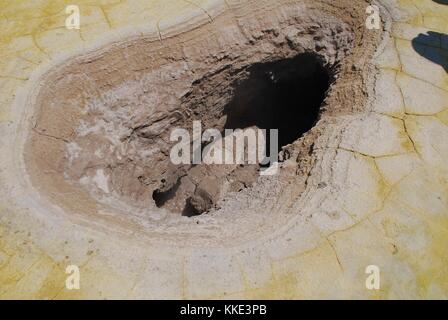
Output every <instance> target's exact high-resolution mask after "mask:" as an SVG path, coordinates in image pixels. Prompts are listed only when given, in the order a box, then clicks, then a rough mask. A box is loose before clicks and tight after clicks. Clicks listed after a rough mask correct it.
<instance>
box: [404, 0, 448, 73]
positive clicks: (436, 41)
mask: <svg viewBox="0 0 448 320" xmlns="http://www.w3.org/2000/svg"><path fill="white" fill-rule="evenodd" d="M438 1H442V0H438ZM445 2H446V3H448V0H446V1H445ZM412 47H413V48H414V50H415V51H416V52H417V53H418V54H420V55H421V56H422V57H424V58H426V59H428V60H430V61H432V62H434V63H437V64H438V65H440V66H441V67H442V68H444V69H445V71H446V72H447V73H448V35H447V34H443V33H440V32H435V31H428V32H427V33H426V34H425V33H420V34H419V35H418V36H417V37H415V38H414V39H412Z"/></svg>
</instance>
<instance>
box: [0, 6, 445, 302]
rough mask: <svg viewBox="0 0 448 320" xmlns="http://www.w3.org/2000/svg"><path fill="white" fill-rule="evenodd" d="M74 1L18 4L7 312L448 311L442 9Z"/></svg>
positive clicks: (9, 32)
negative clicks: (182, 147)
mask: <svg viewBox="0 0 448 320" xmlns="http://www.w3.org/2000/svg"><path fill="white" fill-rule="evenodd" d="M76 2H77V4H78V5H79V7H80V12H81V27H80V29H79V30H77V29H73V30H68V29H66V28H65V25H64V23H65V20H66V18H67V14H66V12H65V8H66V5H67V3H66V1H63V0H51V1H50V0H36V1H3V2H0V27H1V30H2V32H1V33H0V57H1V59H0V136H1V137H2V138H1V139H0V299H2V298H7V299H11V298H25V299H29V298H45V299H81V298H101V299H103V298H121V299H122V298H146V299H148V298H149V299H152V298H159V299H176V298H179V299H298V298H324V299H327V298H330V299H335V298H356V299H359V298H367V299H391V298H406V299H425V298H438V299H446V298H448V270H447V268H446V265H447V263H448V260H447V257H448V253H447V248H446V243H448V167H447V165H446V159H447V158H448V147H447V143H446V141H448V111H447V107H448V106H447V101H448V74H447V70H448V58H447V52H448V51H447V50H448V43H447V39H448V37H447V34H448V24H447V17H448V5H447V4H445V3H444V2H445V1H438V0H437V1H433V0H377V1H367V0H357V1H349V0H320V1H311V0H310V1H308V0H284V1H283V0H275V1H274V0H253V1H251V0H238V1H237V0H188V1H187V0H152V1H147V0H120V1H117V0H101V1H95V0H77V1H76ZM372 4H374V5H377V6H378V9H379V17H380V19H381V23H380V28H379V29H368V28H367V25H366V20H368V18H369V15H370V13H369V12H372V11H371V10H368V6H369V5H372ZM370 9H371V8H370ZM194 121H200V122H201V124H202V131H204V130H206V129H215V132H217V133H219V134H226V133H228V130H231V129H239V130H243V132H250V130H252V129H257V128H258V129H275V128H277V129H279V154H278V156H279V170H278V174H276V175H272V176H266V175H262V172H263V170H265V169H267V166H265V165H256V164H247V163H243V164H238V165H235V164H233V165H215V164H206V163H202V164H195V165H179V166H176V165H173V164H172V163H171V161H170V150H172V147H173V146H174V145H175V144H176V142H175V141H170V140H171V139H170V133H171V132H172V130H173V129H175V128H181V129H185V130H187V131H188V132H189V133H192V132H191V131H192V128H193V122H194ZM232 139H233V135H231V134H230V133H228V134H227V135H226V136H225V137H224V138H223V141H224V142H225V143H224V145H223V146H222V145H221V146H220V144H219V143H220V141H221V140H214V139H213V141H211V140H206V141H202V143H201V144H200V147H199V149H201V150H199V151H204V153H205V156H206V158H207V157H209V156H210V157H211V156H212V155H211V154H208V150H211V149H212V148H213V147H216V146H218V147H217V148H216V150H220V148H221V149H224V150H228V149H231V147H228V146H227V141H229V140H232ZM221 142H222V141H221ZM187 144H188V145H190V142H189V143H187ZM191 144H193V142H191ZM263 144H264V145H266V146H270V145H272V140H270V139H266V141H262V145H263ZM67 266H78V267H79V271H80V276H81V288H80V290H68V289H67V287H66V278H67V274H66V268H67ZM371 266H374V267H375V266H376V267H378V268H379V270H380V274H381V286H380V288H379V289H378V290H369V289H368V288H367V287H366V279H367V277H368V276H369V274H367V273H366V270H371V268H370V267H371ZM369 268H370V269H369Z"/></svg>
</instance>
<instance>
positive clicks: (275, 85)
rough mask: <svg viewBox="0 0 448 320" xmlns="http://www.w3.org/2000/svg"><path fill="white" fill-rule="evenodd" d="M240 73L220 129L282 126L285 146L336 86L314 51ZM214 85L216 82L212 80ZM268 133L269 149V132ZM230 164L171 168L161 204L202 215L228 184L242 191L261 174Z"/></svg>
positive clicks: (307, 127) (158, 198) (157, 199)
mask: <svg viewBox="0 0 448 320" xmlns="http://www.w3.org/2000/svg"><path fill="white" fill-rule="evenodd" d="M238 75H239V78H238V79H236V80H235V81H233V83H232V84H231V86H232V89H233V90H232V92H233V97H232V99H231V101H230V102H229V103H228V104H227V105H226V106H224V107H223V108H222V109H221V110H223V115H225V116H226V122H225V124H224V125H222V124H221V126H222V127H215V128H216V129H218V130H220V131H221V132H223V133H224V130H225V129H245V128H249V127H257V128H259V129H278V133H279V137H278V138H279V141H278V142H279V148H281V147H283V146H286V145H288V144H291V143H293V142H294V141H296V140H297V139H299V138H300V137H302V136H303V135H304V134H305V133H306V132H307V131H309V130H310V129H311V128H312V127H313V126H314V125H315V123H316V122H317V120H318V117H319V112H320V107H321V105H322V103H323V101H324V99H325V97H326V93H327V90H328V88H329V85H330V74H329V71H328V69H326V68H325V67H324V66H323V65H322V62H321V61H320V60H319V57H318V56H317V55H315V54H312V53H305V54H300V55H298V56H296V57H294V58H290V59H283V60H279V61H275V62H268V63H257V64H254V65H252V66H250V67H248V68H247V69H246V70H245V71H244V72H240V73H239V74H238ZM210 90H216V87H214V86H213V85H210ZM210 109H214V108H210ZM221 115H222V114H221ZM217 118H219V115H218V117H217ZM266 138H267V139H266V144H267V145H266V150H267V151H266V152H267V153H269V150H270V146H269V144H270V142H269V135H267V137H266ZM224 166H225V165H222V166H219V165H213V166H212V167H211V166H207V165H205V164H200V165H196V166H190V167H188V168H185V167H183V168H181V169H175V170H174V171H172V172H168V173H167V174H168V175H169V177H165V178H164V179H166V180H171V183H170V184H169V185H168V187H167V184H166V183H163V184H162V187H161V188H159V189H157V190H155V191H154V192H153V199H154V201H155V203H156V205H157V207H159V208H161V207H166V208H167V209H169V210H172V211H173V210H174V211H177V212H182V214H183V215H185V216H194V215H198V214H202V213H204V212H208V211H210V210H211V209H213V208H214V207H216V202H217V201H219V200H220V199H222V197H223V195H222V193H221V192H220V191H221V190H222V189H223V186H224V185H225V184H230V187H228V188H226V190H228V191H241V190H242V189H244V188H247V187H250V186H251V185H252V183H253V182H255V181H256V179H257V178H258V176H259V170H258V169H259V167H260V166H254V165H244V166H241V165H240V166H235V167H234V168H232V169H231V170H229V169H228V168H227V169H224V168H223V167H224ZM180 172H181V173H180ZM224 197H225V196H224Z"/></svg>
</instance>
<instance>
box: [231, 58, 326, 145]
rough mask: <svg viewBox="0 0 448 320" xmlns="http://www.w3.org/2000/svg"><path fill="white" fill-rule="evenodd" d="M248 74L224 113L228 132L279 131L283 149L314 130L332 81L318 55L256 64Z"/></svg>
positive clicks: (238, 85)
mask: <svg viewBox="0 0 448 320" xmlns="http://www.w3.org/2000/svg"><path fill="white" fill-rule="evenodd" d="M248 72H249V77H248V78H247V79H245V80H243V81H241V82H240V83H238V84H236V89H235V95H234V97H233V99H232V101H231V102H230V103H229V104H228V105H227V106H226V107H225V109H224V110H225V113H226V115H227V122H226V124H225V128H226V129H237V128H248V127H252V126H256V127H258V128H260V129H278V132H279V141H278V142H279V146H280V147H282V146H286V145H288V144H290V143H292V142H294V141H296V140H297V139H299V138H300V137H301V136H302V135H303V134H304V133H306V132H307V131H308V130H310V129H311V128H312V127H313V125H314V124H315V123H316V121H317V120H318V116H319V111H320V106H321V105H322V102H323V101H324V99H325V96H326V92H327V90H328V87H329V81H330V77H329V74H328V71H327V70H326V69H325V68H324V67H323V66H322V65H321V63H320V62H319V60H318V58H317V57H316V56H315V55H313V54H301V55H299V56H297V57H295V58H292V59H286V60H280V61H276V62H269V63H263V64H255V65H253V66H252V67H250V68H249V69H248ZM267 150H269V149H267Z"/></svg>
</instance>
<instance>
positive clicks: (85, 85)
mask: <svg viewBox="0 0 448 320" xmlns="http://www.w3.org/2000/svg"><path fill="white" fill-rule="evenodd" d="M368 5H369V3H368V2H367V1H363V0H359V1H351V0H347V1H345V0H341V1H334V0H325V1H302V0H301V1H258V0H257V1H246V2H245V3H244V4H232V2H228V6H227V7H226V8H223V9H222V10H221V11H220V12H213V13H211V17H210V19H208V20H207V19H203V20H201V21H197V22H195V23H194V24H193V23H191V24H190V25H189V26H188V28H185V29H179V28H173V29H170V30H168V31H166V32H164V33H163V36H162V34H161V33H159V34H156V35H154V34H148V35H144V34H143V35H141V36H138V37H133V38H130V39H123V40H122V41H121V42H114V43H111V44H110V45H107V46H105V47H103V48H101V49H99V50H95V51H92V52H89V53H86V54H82V55H79V56H76V57H73V58H71V59H69V60H67V61H65V62H64V63H62V64H60V65H59V66H57V67H54V68H53V69H51V70H50V71H49V72H47V73H46V74H44V75H43V76H42V81H41V86H40V87H39V88H36V90H35V93H34V94H33V95H32V96H30V99H29V100H28V106H27V109H28V110H31V111H29V112H28V118H27V120H29V123H30V126H29V127H30V128H29V134H28V135H27V138H26V142H25V144H24V166H25V169H26V173H27V175H28V177H29V180H30V182H31V185H32V186H33V187H34V189H36V190H37V191H38V192H39V194H40V195H41V198H42V201H45V202H48V203H49V204H51V205H52V206H54V207H55V208H58V209H57V210H56V209H55V212H56V211H57V212H59V213H60V212H62V214H66V215H69V216H71V217H72V218H73V219H76V220H78V221H79V222H80V223H81V222H84V223H88V224H89V225H90V226H96V227H98V228H99V229H102V230H108V232H109V231H110V230H120V231H122V232H126V233H129V234H135V235H138V236H139V237H142V238H143V237H149V238H151V239H152V240H154V241H158V240H160V241H167V239H168V238H170V239H172V240H173V241H174V240H179V241H180V242H187V243H189V244H192V243H201V242H202V241H204V240H207V241H210V242H214V241H216V242H217V243H221V244H223V243H226V245H229V244H230V243H234V242H237V241H243V240H244V239H247V238H253V237H256V236H257V235H260V234H263V233H265V232H272V231H274V230H275V229H276V228H277V227H278V226H281V225H282V224H285V223H286V222H287V221H288V219H289V218H290V217H291V216H293V215H297V214H300V212H297V210H292V209H291V208H292V206H293V205H294V204H296V203H298V202H300V201H302V199H301V195H302V194H303V192H304V191H305V190H306V188H307V178H308V177H309V175H310V173H311V171H312V169H313V167H314V164H315V163H316V159H317V158H318V157H320V155H321V153H322V152H325V146H328V145H330V143H329V140H331V141H334V142H335V143H336V141H335V140H337V134H336V135H335V133H334V132H333V131H334V130H335V129H334V128H336V127H337V123H338V121H339V119H342V118H344V117H346V116H348V115H352V114H355V113H362V112H365V111H366V109H367V104H368V98H369V93H368V90H367V87H368V85H367V84H368V83H369V82H370V81H372V77H373V74H374V70H373V67H372V66H371V65H370V63H369V61H370V60H371V58H372V56H373V55H374V53H375V49H376V47H377V45H378V43H379V42H380V40H381V35H382V32H378V30H375V31H374V32H372V31H370V30H368V29H367V28H366V27H365V9H366V7H367V6H368ZM294 59H299V60H300V59H302V62H303V61H305V62H309V63H302V64H299V65H298V67H300V68H299V69H298V70H297V72H298V74H300V73H301V72H302V71H303V74H308V76H310V74H311V76H312V75H313V74H314V75H315V70H316V69H315V68H320V69H319V70H324V71H325V74H326V76H327V77H328V85H329V87H328V90H327V91H326V92H324V100H323V102H322V104H321V106H320V108H319V110H318V111H317V119H316V120H317V121H316V122H315V123H313V126H312V128H310V129H309V130H307V131H306V132H303V133H302V134H301V135H300V136H299V137H298V138H297V140H295V141H293V142H292V143H289V142H288V144H287V145H283V147H284V148H283V149H284V150H283V152H282V153H281V156H282V159H281V160H282V161H281V166H280V171H279V174H278V175H276V176H272V177H260V176H259V174H258V172H257V169H255V170H253V168H248V169H247V170H242V171H241V172H238V171H237V170H241V168H239V167H235V168H231V169H228V168H227V169H222V168H202V169H196V170H197V171H200V172H199V173H196V176H195V175H194V174H193V176H192V174H191V173H188V172H189V170H185V168H183V169H182V168H181V169H179V170H177V169H176V168H174V169H173V168H172V166H171V165H170V160H169V152H170V148H171V147H172V145H173V143H172V142H170V139H169V138H170V132H171V130H172V129H173V128H176V127H178V128H185V129H190V128H191V126H192V123H193V121H194V120H200V121H201V122H202V125H203V129H206V128H218V129H219V130H222V129H224V128H225V127H226V122H228V114H226V107H227V106H229V104H231V103H232V99H234V98H235V95H236V94H237V92H238V89H239V88H240V86H241V85H244V83H245V81H248V79H250V77H251V76H252V75H253V74H251V73H253V72H254V71H253V70H255V69H256V68H260V67H263V66H270V65H272V66H275V65H277V63H281V62H282V61H292V60H294ZM307 59H308V60H307ZM310 63H311V65H312V66H313V65H314V66H315V67H313V68H314V69H313V68H311V69H310V67H309V66H310ZM266 70H267V72H270V71H269V70H268V69H266ZM266 70H265V71H266ZM275 71H276V70H275V69H273V72H274V74H275ZM253 94H257V92H254V93H253ZM250 95H251V92H250V91H248V92H247V96H248V97H250ZM298 107H300V101H298ZM241 108H244V107H243V106H241ZM297 121H298V123H299V122H300V119H297ZM298 126H299V125H298ZM289 127H291V126H289ZM251 170H252V171H251ZM185 171H187V173H186V172H185ZM224 171H225V172H224ZM223 172H224V173H223ZM197 176H199V177H200V178H199V180H198V181H196V182H195V181H193V183H191V182H192V180H194V179H195V177H197ZM184 177H190V178H188V179H190V180H189V181H186V180H183V181H181V179H182V178H184ZM205 180H206V181H208V182H207V183H205V182H204V181H205ZM203 182H204V183H205V185H206V188H205V189H213V188H214V187H216V186H217V185H218V186H219V188H218V189H217V191H216V194H218V195H216V197H215V198H214V199H213V201H212V203H211V204H210V206H209V207H207V213H208V214H203V215H201V216H198V217H195V218H186V217H182V214H181V213H182V210H184V209H185V208H183V205H184V203H183V202H185V201H186V199H187V198H189V197H191V196H192V195H195V192H196V191H197V190H198V185H200V184H201V183H203ZM176 184H177V187H176V188H177V189H176V190H173V187H174V186H175V185H176ZM179 185H180V188H179ZM323 185H324V183H323V184H322V185H321V187H322V186H323ZM170 190H171V192H174V193H176V192H178V194H181V196H179V197H177V198H176V197H175V196H173V197H171V198H169V199H168V200H166V199H165V200H163V201H162V202H163V203H164V205H161V204H160V203H157V202H158V201H160V199H159V198H157V195H158V194H160V193H161V192H167V191H170ZM208 191H210V190H208ZM165 204H166V205H165ZM59 213H58V214H59ZM186 215H188V214H186Z"/></svg>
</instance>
